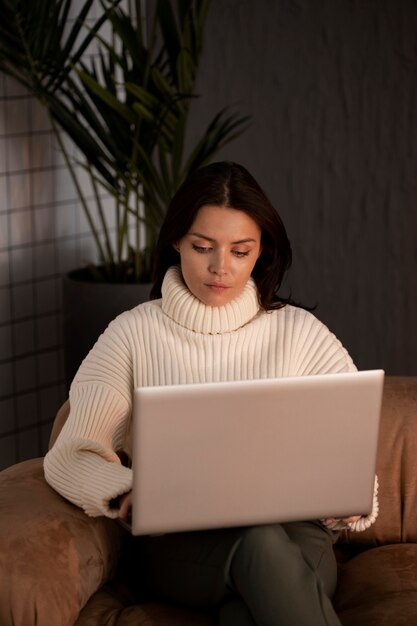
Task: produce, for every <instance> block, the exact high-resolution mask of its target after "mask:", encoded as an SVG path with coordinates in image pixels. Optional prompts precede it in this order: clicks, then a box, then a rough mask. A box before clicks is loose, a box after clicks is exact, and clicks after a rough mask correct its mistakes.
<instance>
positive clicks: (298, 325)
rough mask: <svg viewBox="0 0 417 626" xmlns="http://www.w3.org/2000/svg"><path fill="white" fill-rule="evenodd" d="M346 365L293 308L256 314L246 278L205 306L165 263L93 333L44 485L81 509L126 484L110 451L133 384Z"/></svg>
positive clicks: (125, 431) (121, 440)
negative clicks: (226, 297)
mask: <svg viewBox="0 0 417 626" xmlns="http://www.w3.org/2000/svg"><path fill="white" fill-rule="evenodd" d="M355 369H356V368H355V366H354V364H353V362H352V359H351V358H350V356H349V354H348V353H347V351H346V350H345V348H344V347H343V346H342V345H341V343H340V342H339V341H338V339H336V337H335V336H334V335H333V334H332V333H331V332H330V331H329V330H328V329H327V328H326V326H324V325H323V324H322V323H321V322H319V321H318V320H317V319H316V318H315V317H314V316H313V315H312V314H311V313H309V312H307V311H305V310H303V309H301V308H297V307H294V306H290V305H286V306H285V307H283V308H281V309H278V310H274V311H270V312H265V311H263V310H261V309H260V307H259V303H258V296H257V289H256V285H255V283H254V281H253V280H252V279H250V280H249V281H248V283H247V284H246V286H245V288H244V290H243V292H242V293H241V294H240V295H239V297H238V298H236V300H234V301H232V302H230V303H228V304H226V305H224V306H221V307H210V306H207V305H205V304H203V303H202V302H200V301H199V300H198V299H197V298H195V297H194V296H193V295H192V293H191V292H190V291H189V290H188V288H187V287H186V285H185V284H184V282H183V279H182V275H181V271H180V269H179V268H178V267H172V268H170V270H168V272H167V274H166V276H165V279H164V282H163V285H162V298H161V299H159V300H154V301H150V302H146V303H144V304H140V305H139V306H137V307H136V308H134V309H132V310H130V311H127V312H125V313H122V314H121V315H120V316H118V317H117V318H116V319H115V320H114V321H113V322H112V323H111V324H110V325H109V326H108V328H107V329H106V331H105V332H104V333H103V334H102V335H101V336H100V337H99V339H98V341H97V343H96V344H95V346H94V347H93V348H92V350H91V351H90V353H89V354H88V356H87V357H86V358H85V360H84V361H83V363H82V365H81V367H80V369H79V370H78V372H77V374H76V376H75V378H74V381H73V383H72V385H71V389H70V407H71V409H70V414H69V417H68V419H67V421H66V423H65V425H64V427H63V429H62V431H61V433H60V435H59V437H58V439H57V441H56V443H55V445H54V447H53V448H52V450H50V452H49V453H48V454H47V455H46V457H45V463H44V468H45V476H46V480H47V481H48V483H49V484H50V485H51V486H52V487H54V488H55V489H56V490H57V491H58V492H59V493H61V494H62V495H63V496H64V497H65V498H67V499H68V500H70V501H71V502H73V503H75V504H76V505H78V506H80V507H82V508H83V509H84V511H85V512H86V513H87V514H88V515H91V516H97V515H106V516H108V517H113V518H115V517H117V515H118V511H117V510H115V509H113V508H111V507H110V506H109V503H110V501H111V500H112V499H114V498H116V497H117V496H119V495H121V494H124V493H126V492H128V491H129V490H130V489H131V487H132V471H131V469H129V468H127V467H124V466H123V465H122V464H121V463H120V460H119V457H118V454H117V452H120V451H125V452H127V454H128V455H130V451H131V410H132V396H133V389H134V388H135V387H137V386H149V385H168V384H177V383H198V382H214V381H231V380H249V379H256V378H273V377H277V376H305V375H313V374H323V373H330V372H349V371H354V370H355Z"/></svg>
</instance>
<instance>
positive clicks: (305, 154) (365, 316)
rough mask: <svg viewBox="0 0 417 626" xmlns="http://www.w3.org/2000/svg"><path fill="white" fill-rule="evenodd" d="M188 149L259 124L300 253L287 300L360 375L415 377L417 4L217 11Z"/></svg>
mask: <svg viewBox="0 0 417 626" xmlns="http://www.w3.org/2000/svg"><path fill="white" fill-rule="evenodd" d="M197 91H199V92H200V93H202V94H203V96H204V98H202V99H201V100H200V101H196V102H195V104H194V105H193V110H192V124H191V132H190V137H193V135H194V134H195V133H196V132H197V129H198V128H199V127H200V128H201V124H203V123H205V122H206V121H208V119H209V118H210V116H212V115H213V113H214V112H215V111H217V110H219V109H220V108H222V107H223V106H224V105H226V104H232V105H233V106H234V109H235V110H237V111H239V112H240V113H242V114H251V115H252V116H253V120H252V124H251V127H250V129H249V131H247V132H246V134H244V135H243V136H242V137H240V138H239V139H238V140H236V141H235V142H233V143H232V144H230V146H227V147H226V148H224V149H223V151H222V153H221V154H220V156H219V160H220V159H223V158H225V159H231V160H235V161H238V162H240V163H242V164H243V165H245V166H246V167H247V168H248V169H249V170H250V171H251V173H252V174H253V175H254V176H255V177H256V178H257V180H258V181H259V183H260V184H261V186H262V187H263V188H264V190H265V191H266V193H267V195H268V196H269V197H270V199H271V201H272V203H273V204H274V206H275V207H276V208H277V210H278V211H279V213H280V214H281V216H282V218H283V220H284V223H285V224H286V226H287V230H288V234H289V237H290V240H291V242H292V246H293V253H294V262H293V268H292V269H291V272H290V274H289V277H288V280H287V283H286V288H287V289H290V288H291V290H292V294H293V297H294V298H295V299H297V300H299V301H301V302H303V303H305V304H317V308H316V310H315V314H316V315H317V317H319V318H320V319H321V320H322V321H323V322H324V323H326V324H327V325H328V326H329V327H330V328H331V330H332V331H333V332H334V333H335V334H336V335H337V336H338V337H339V338H340V339H341V341H342V342H343V343H344V345H345V346H346V347H347V349H348V350H349V352H350V353H351V355H352V357H353V359H354V360H355V362H356V364H357V366H358V367H359V368H360V369H367V368H374V367H378V368H379V367H382V368H384V369H385V371H386V373H387V374H417V363H416V358H415V357H416V356H417V330H416V325H417V293H416V268H417V207H416V203H417V159H416V157H417V98H416V95H417V2H415V1H413V0H385V1H384V0H366V1H365V0H356V1H354V0H299V1H295V0H294V1H291V0H259V1H256V2H255V1H254V0H225V1H223V2H221V1H220V0H214V2H213V4H212V7H211V9H210V14H209V18H208V23H207V28H206V39H205V48H204V53H203V59H202V64H201V69H200V73H199V78H198V83H197Z"/></svg>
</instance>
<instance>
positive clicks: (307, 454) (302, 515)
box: [131, 370, 384, 535]
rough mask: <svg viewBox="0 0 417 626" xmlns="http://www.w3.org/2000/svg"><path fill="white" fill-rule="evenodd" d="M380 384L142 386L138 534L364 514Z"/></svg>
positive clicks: (349, 376) (355, 377) (368, 374)
mask: <svg viewBox="0 0 417 626" xmlns="http://www.w3.org/2000/svg"><path fill="white" fill-rule="evenodd" d="M383 379H384V372H383V371H382V370H372V371H364V372H354V373H346V374H345V373H343V374H326V375H317V376H306V377H291V378H274V379H262V380H251V381H238V382H222V383H204V384H187V385H173V386H163V387H145V388H137V389H136V390H135V392H134V414H133V506H132V526H131V530H132V533H133V534H135V535H143V534H154V533H166V532H179V531H187V530H200V529H208V528H219V527H227V526H246V525H254V524H263V523H273V522H290V521H296V520H311V519H318V518H322V517H330V516H332V517H333V516H335V517H344V516H348V515H354V514H367V513H369V512H370V511H371V510H372V501H373V486H374V473H375V465H376V453H377V443H378V427H379V417H380V408H381V398H382V388H383Z"/></svg>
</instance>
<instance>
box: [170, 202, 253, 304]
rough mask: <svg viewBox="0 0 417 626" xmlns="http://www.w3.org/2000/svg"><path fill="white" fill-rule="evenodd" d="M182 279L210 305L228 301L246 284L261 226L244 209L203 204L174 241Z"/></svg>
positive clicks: (196, 295)
mask: <svg viewBox="0 0 417 626" xmlns="http://www.w3.org/2000/svg"><path fill="white" fill-rule="evenodd" d="M175 248H176V249H177V250H178V252H179V253H180V257H181V270H182V275H183V277H184V281H185V283H186V285H187V287H188V289H189V290H190V291H191V293H192V294H193V295H194V296H195V297H196V298H198V299H199V300H201V302H203V303H204V304H207V305H209V306H223V305H224V304H227V303H228V302H231V301H232V300H234V299H235V298H237V296H239V294H240V293H241V291H242V289H243V288H244V286H245V285H246V283H247V281H248V279H249V277H250V275H251V273H252V270H253V268H254V266H255V263H256V261H257V259H258V257H259V255H260V252H261V229H260V228H259V226H258V225H257V224H256V222H255V221H254V220H253V219H252V218H251V217H249V215H247V214H246V213H244V212H243V211H239V210H238V209H230V208H228V207H219V206H211V205H207V206H203V207H201V209H200V210H199V211H198V213H197V216H196V218H195V220H194V222H193V224H192V226H191V228H190V230H189V232H188V233H187V234H186V235H184V237H183V238H182V239H180V240H179V241H178V242H177V243H176V244H175Z"/></svg>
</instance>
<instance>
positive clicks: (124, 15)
mask: <svg viewBox="0 0 417 626" xmlns="http://www.w3.org/2000/svg"><path fill="white" fill-rule="evenodd" d="M93 2H94V0H83V2H82V6H81V9H80V11H79V15H78V19H76V20H75V21H74V22H73V24H72V26H71V27H70V28H68V15H69V12H70V10H71V8H72V0H43V2H39V3H38V2H37V3H27V2H23V0H0V7H1V11H2V21H1V24H0V71H3V72H5V73H7V74H9V75H10V76H13V77H14V78H15V79H16V80H17V81H19V82H20V83H21V84H22V85H24V86H25V87H26V88H27V89H28V91H29V92H30V93H31V94H33V95H34V96H35V97H36V98H37V99H38V100H39V101H40V102H41V103H42V104H43V105H44V106H45V107H46V108H47V110H48V112H49V115H50V119H51V124H52V128H53V130H54V133H55V135H56V138H57V141H58V143H59V145H60V147H61V150H62V152H63V155H64V158H65V161H66V163H67V166H68V169H69V171H70V173H71V177H72V179H73V181H74V184H75V187H76V189H77V192H78V195H79V199H80V202H81V204H82V207H83V209H84V211H85V214H86V217H87V221H88V223H89V226H90V228H91V232H92V234H93V237H94V241H95V244H96V248H97V257H98V262H97V263H93V262H90V263H89V264H88V265H87V266H86V267H85V268H82V269H79V270H76V271H74V272H73V273H71V274H72V276H71V277H72V279H77V280H78V281H81V288H82V285H83V282H82V281H84V294H85V295H86V296H87V297H88V298H89V299H90V300H91V301H92V302H95V301H96V299H97V297H98V296H97V295H94V296H93V295H92V291H91V285H88V286H87V287H85V281H93V282H95V283H98V284H101V286H102V287H103V286H104V285H106V287H104V289H105V295H104V301H106V302H107V303H109V304H110V305H112V306H111V310H110V311H109V312H108V313H104V309H103V306H104V305H103V302H100V303H97V306H91V304H92V302H91V303H87V304H86V303H82V302H81V301H80V298H82V296H80V295H75V293H74V289H73V288H69V289H70V291H69V293H67V295H66V297H65V294H64V300H65V314H66V318H67V322H70V327H69V329H68V330H67V334H68V335H69V340H67V341H66V344H67V346H68V345H70V346H71V347H72V348H74V346H76V344H79V345H78V347H77V350H78V351H80V352H81V354H82V356H84V354H85V353H86V351H87V350H88V349H89V348H90V347H91V345H92V343H93V341H94V339H95V338H96V337H97V335H98V334H99V332H100V331H101V330H102V329H103V328H104V327H105V325H106V324H107V323H108V321H109V320H110V319H111V318H112V317H114V315H115V314H116V313H117V312H119V311H120V310H123V309H126V308H129V307H131V306H133V305H134V304H137V303H138V302H139V301H140V300H141V299H146V296H147V292H145V294H139V292H138V290H139V287H138V285H140V284H143V283H145V284H146V283H149V281H150V279H151V268H152V259H153V252H154V247H155V243H156V240H157V236H158V232H159V228H160V225H161V222H162V220H163V217H164V214H165V210H166V207H167V204H168V202H169V200H170V198H171V197H172V195H173V194H174V193H175V191H176V190H177V189H178V187H179V185H180V184H181V183H182V181H183V180H184V179H185V178H186V177H187V176H188V174H189V173H191V172H192V171H193V170H195V169H196V168H198V167H200V166H202V165H204V164H206V163H208V162H209V161H210V160H212V158H213V157H214V155H215V154H216V153H217V152H218V150H219V149H220V148H221V147H222V146H224V145H225V144H226V143H227V142H229V141H231V140H232V139H233V138H235V137H236V136H238V135H239V134H241V133H242V132H243V131H244V130H245V128H246V126H247V123H248V119H249V118H248V117H241V116H239V115H237V114H236V113H230V112H229V110H228V108H227V107H226V108H224V109H223V110H221V111H220V112H218V113H217V114H216V115H215V116H214V117H213V119H212V120H211V122H210V123H209V124H208V126H207V127H206V128H205V129H204V130H202V132H201V134H200V136H199V138H198V140H197V142H196V144H195V145H194V146H192V148H191V149H190V150H189V151H188V152H187V154H186V153H185V143H186V141H185V140H186V132H187V124H188V117H189V110H190V104H191V101H192V99H193V98H195V97H197V96H196V94H195V79H196V75H197V70H198V66H199V61H200V58H201V52H202V45H203V33H204V26H205V22H206V17H207V12H208V9H209V5H210V2H211V0H182V1H181V2H172V1H171V0H158V1H157V2H156V4H155V5H154V13H153V15H152V16H148V19H147V20H146V16H144V15H143V14H142V13H141V7H142V3H141V1H140V0H136V1H131V2H129V3H128V4H127V8H124V7H125V6H126V2H125V3H123V6H122V0H100V6H101V14H100V16H99V17H98V18H97V19H96V20H95V21H94V22H93V23H91V21H90V20H89V21H88V22H87V18H88V16H89V14H90V11H91V7H92V4H93ZM145 21H146V22H147V23H148V24H149V28H146V27H145ZM104 26H106V32H107V35H106V36H104V35H103V32H104ZM92 44H94V45H95V46H96V49H97V51H96V52H95V54H94V55H92V56H90V57H86V53H88V51H89V49H90V47H91V45H92ZM63 133H64V134H66V135H68V136H69V137H70V138H71V139H72V141H73V142H74V144H75V145H76V147H77V149H78V154H79V157H78V159H77V160H76V161H74V160H73V159H71V157H70V154H69V153H68V150H67V148H66V144H65V142H64V140H63ZM80 173H82V174H84V175H85V173H87V174H88V178H89V180H90V183H91V189H92V192H93V196H94V200H95V206H94V209H95V210H94V211H92V210H91V208H90V205H89V203H88V201H87V198H86V194H85V190H84V189H83V187H82V185H81V184H80ZM109 196H110V197H111V198H112V202H113V208H112V214H111V215H110V214H109V212H108V208H105V205H104V203H103V198H104V197H107V198H108V197H109ZM107 206H108V203H106V207H107ZM110 224H115V227H112V226H110ZM67 283H68V281H67ZM115 283H123V284H125V285H126V284H128V285H134V287H133V288H132V289H130V291H133V296H131V297H130V300H129V301H128V302H127V305H126V303H125V302H117V304H115V303H116V301H117V298H115V296H114V295H113V291H112V296H111V297H109V295H108V291H107V286H108V285H109V284H115ZM67 288H68V286H67ZM71 305H75V307H76V309H81V310H82V321H81V323H80V325H77V324H75V325H74V319H75V317H74V313H72V312H71V310H70V307H71ZM115 309H118V310H115ZM93 311H98V312H99V314H100V315H101V319H100V320H98V321H97V320H96V321H95V320H94V319H93V320H92V321H89V320H88V319H87V317H86V316H87V314H88V313H92V312H93ZM80 358H81V357H80V356H79V355H77V356H75V357H70V358H68V353H67V369H68V370H69V371H68V378H69V379H71V378H72V375H73V374H74V371H75V369H76V367H78V364H79V361H80Z"/></svg>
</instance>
